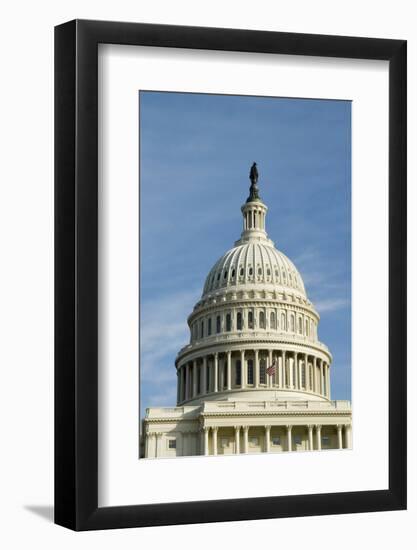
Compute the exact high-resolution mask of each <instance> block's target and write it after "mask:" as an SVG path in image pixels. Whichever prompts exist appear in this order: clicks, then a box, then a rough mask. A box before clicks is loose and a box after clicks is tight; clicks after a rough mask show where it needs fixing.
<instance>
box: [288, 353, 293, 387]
mask: <svg viewBox="0 0 417 550" xmlns="http://www.w3.org/2000/svg"><path fill="white" fill-rule="evenodd" d="M288 363H289V365H288V367H289V371H290V380H289V386H290V388H294V368H293V364H294V358H293V357H289V358H288Z"/></svg>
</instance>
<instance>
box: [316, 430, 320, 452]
mask: <svg viewBox="0 0 417 550" xmlns="http://www.w3.org/2000/svg"><path fill="white" fill-rule="evenodd" d="M316 438H317V450H318V451H321V426H320V425H317V426H316Z"/></svg>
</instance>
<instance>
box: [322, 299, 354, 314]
mask: <svg viewBox="0 0 417 550" xmlns="http://www.w3.org/2000/svg"><path fill="white" fill-rule="evenodd" d="M314 306H315V308H316V309H317V311H318V312H319V313H323V312H330V311H337V310H340V309H344V308H346V307H348V306H349V301H348V300H345V299H343V298H333V299H332V298H329V299H327V300H318V301H316V302H315V303H314Z"/></svg>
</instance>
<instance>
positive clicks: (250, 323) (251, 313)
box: [248, 311, 253, 328]
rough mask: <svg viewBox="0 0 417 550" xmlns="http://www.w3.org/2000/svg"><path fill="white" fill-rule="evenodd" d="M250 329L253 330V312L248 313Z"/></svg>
mask: <svg viewBox="0 0 417 550" xmlns="http://www.w3.org/2000/svg"><path fill="white" fill-rule="evenodd" d="M248 328H253V311H249V313H248Z"/></svg>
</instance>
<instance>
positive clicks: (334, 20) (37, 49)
mask: <svg viewBox="0 0 417 550" xmlns="http://www.w3.org/2000/svg"><path fill="white" fill-rule="evenodd" d="M413 4H414V3H413V2H411V1H406V0H397V2H395V3H393V2H386V1H379V2H373V1H361V2H354V1H353V0H351V1H350V2H344V3H341V2H335V1H334V0H333V1H324V0H316V1H315V2H311V1H310V0H297V1H294V2H288V1H286V2H278V1H275V2H268V1H266V0H258V1H257V2H254V1H253V0H251V1H247V0H240V1H239V2H228V3H227V2H225V1H224V0H211V1H210V2H204V3H202V2H186V1H183V0H176V1H175V2H173V1H169V0H167V1H162V0H161V1H159V0H153V1H152V2H150V1H148V2H129V1H126V0H117V1H115V0H112V1H108V0H101V1H99V0H82V1H81V0H72V1H71V2H70V1H68V0H61V1H59V2H53V1H51V0H43V1H42V0H40V1H38V2H29V1H27V0H26V1H18V0H16V1H15V2H13V3H12V2H8V3H6V4H5V5H4V6H3V9H2V12H1V15H2V29H1V33H0V40H1V52H2V63H1V73H0V74H1V87H0V93H1V95H2V99H1V101H0V132H1V137H2V160H1V162H0V171H1V174H0V189H1V192H2V196H1V198H0V230H1V233H0V235H1V247H0V250H1V253H2V255H3V257H2V264H1V271H0V277H1V285H0V312H1V313H0V322H1V327H0V328H1V340H0V341H1V345H0V368H1V383H0V414H1V416H0V418H1V426H2V428H1V432H0V433H1V443H0V446H1V453H0V461H1V468H0V503H1V504H0V506H1V509H0V517H1V523H2V529H1V531H0V541H1V543H2V546H3V547H4V548H8V549H13V548H25V547H33V548H37V547H43V548H46V549H49V548H50V549H55V548H60V549H61V550H64V549H66V548H73V547H74V546H75V545H77V548H80V549H81V548H90V547H91V545H92V544H94V545H97V546H98V545H99V547H100V548H102V549H105V548H113V547H114V546H115V545H117V546H118V547H119V548H138V547H141V548H145V547H148V545H149V547H153V548H163V547H169V548H191V547H193V548H194V547H195V544H196V541H198V544H199V547H200V548H202V549H204V548H211V547H212V544H213V541H214V540H215V539H216V540H217V542H220V543H221V546H224V547H225V546H226V544H233V546H234V547H237V546H239V547H241V548H249V547H253V546H254V545H257V544H259V540H260V539H259V537H262V539H263V542H264V544H265V545H268V546H271V545H273V546H277V545H280V546H283V545H286V544H291V545H292V547H294V548H301V547H303V546H304V545H308V546H309V547H310V548H319V547H322V546H323V545H326V546H328V545H332V546H333V545H335V544H337V545H338V547H339V548H343V549H344V548H346V549H348V548H349V549H352V548H354V547H357V548H362V547H363V546H364V545H365V544H369V542H371V543H372V545H373V546H374V547H376V546H377V547H378V548H379V549H381V548H389V547H393V546H394V547H395V546H396V545H397V544H398V542H400V541H406V540H407V539H410V540H415V529H414V528H413V527H414V524H415V521H416V519H417V513H416V512H417V502H416V473H415V464H416V459H417V456H416V454H417V453H416V437H415V433H414V431H415V420H416V403H415V400H414V399H413V400H412V399H411V398H412V397H414V392H413V391H412V390H414V388H415V384H416V379H417V377H416V369H415V361H414V357H415V355H416V352H415V344H414V342H415V340H416V339H415V336H414V337H413V338H411V337H410V350H409V351H410V354H409V355H410V358H411V360H410V369H409V387H410V390H409V395H410V399H409V401H410V404H409V413H410V421H409V426H410V428H409V463H410V465H411V467H410V470H409V480H410V483H409V487H410V488H409V492H410V496H409V511H407V512H393V513H378V514H361V515H354V516H334V517H331V516H330V517H320V518H314V517H313V518H301V519H284V520H267V521H265V520H264V521H256V522H244V523H229V524H215V525H198V526H176V527H162V528H148V529H142V530H137V529H136V530H121V531H109V532H101V533H83V534H74V533H72V532H70V531H67V530H65V529H62V528H60V527H56V526H54V525H53V524H52V523H51V522H50V521H46V519H45V516H47V517H48V516H49V517H50V516H51V514H52V512H51V510H50V506H51V504H52V493H53V484H52V471H53V424H52V413H53V394H52V391H53V378H52V374H53V371H52V366H53V350H52V343H53V317H52V316H53V287H52V283H53V257H52V249H53V236H52V235H53V234H52V231H53V194H52V190H53V26H54V25H56V24H59V23H61V22H64V21H66V20H69V19H73V18H75V17H78V18H90V19H109V20H120V21H142V22H149V23H170V24H186V25H202V26H221V27H240V28H254V29H256V28H257V29H265V30H281V31H295V32H312V33H324V34H342V35H362V36H379V37H387V38H405V39H408V40H409V64H408V65H409V76H408V82H409V98H410V100H409V151H410V152H413V151H414V152H415V151H416V148H417V139H416V129H417V126H416V101H415V98H416V96H417V82H416V69H415V67H416V64H417V33H416V31H417V23H416V17H415V14H414V13H413ZM409 156H410V159H409V181H410V188H409V204H410V205H413V206H415V205H416V204H417V203H416V199H417V196H416V194H417V193H416V188H415V180H416V158H415V154H413V155H412V154H410V155H409ZM411 184H412V185H411ZM413 218H414V219H413ZM409 219H410V221H409V231H410V233H409V253H410V258H409V280H410V281H416V279H417V273H416V267H417V265H416V250H417V246H416V244H417V243H416V229H417V216H416V215H415V211H413V217H412V216H411V215H410V216H409ZM4 255H5V257H4ZM409 304H410V310H411V309H412V307H415V306H416V285H415V284H412V285H411V286H410V289H409ZM416 329H417V327H416V322H415V320H414V319H411V317H410V329H409V333H410V335H414V334H415V332H416ZM3 539H7V542H6V540H3Z"/></svg>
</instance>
